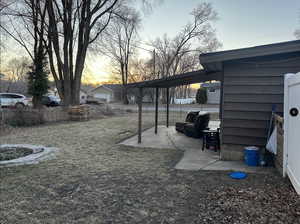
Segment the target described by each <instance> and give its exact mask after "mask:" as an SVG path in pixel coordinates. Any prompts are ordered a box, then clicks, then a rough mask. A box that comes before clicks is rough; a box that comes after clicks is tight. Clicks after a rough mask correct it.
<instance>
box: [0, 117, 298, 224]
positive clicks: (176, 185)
mask: <svg viewBox="0 0 300 224" xmlns="http://www.w3.org/2000/svg"><path fill="white" fill-rule="evenodd" d="M136 118H137V117H136V114H132V115H125V116H121V117H112V118H107V119H102V120H91V121H89V122H78V123H77V122H73V123H61V124H53V125H45V126H39V127H32V128H21V129H17V130H15V131H14V132H13V133H11V134H9V135H5V136H2V137H0V143H1V144H4V143H14V144H15V143H26V144H39V145H45V146H52V147H58V148H60V152H59V154H58V155H57V158H56V159H54V160H49V161H45V162H42V163H40V164H37V165H30V166H19V167H11V168H0V181H1V184H0V211H1V212H0V213H1V214H0V223H1V224H6V223H11V224H17V223H22V224H25V223H26V224H27V223H42V224H46V223H49V224H50V223H53V224H54V223H64V224H67V223H89V224H93V223H105V224H106V223H107V224H108V223H122V224H123V223H130V224H132V223H166V224H167V223H180V224H184V223H188V224H190V223H300V202H299V199H298V196H297V195H296V194H295V192H294V191H293V189H292V187H291V186H290V184H289V183H288V182H287V181H284V180H282V179H281V178H280V177H279V175H276V174H274V175H258V174H257V175H254V174H253V175H249V177H248V178H247V179H246V180H242V181H234V180H232V179H230V178H229V177H228V176H227V173H226V172H209V171H205V172H204V171H199V172H183V171H176V170H174V169H173V167H174V164H175V163H176V162H177V161H178V160H179V159H180V158H181V156H182V152H180V151H177V150H168V149H162V150H155V149H136V148H130V147H124V146H122V147H121V146H119V145H117V144H116V143H117V142H119V141H120V140H122V139H124V138H126V137H129V136H131V135H133V134H135V132H136V124H137V119H136ZM152 120H153V119H152V117H145V119H144V127H147V126H150V125H151V124H152Z"/></svg>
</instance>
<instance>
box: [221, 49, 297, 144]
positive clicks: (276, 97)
mask: <svg viewBox="0 0 300 224" xmlns="http://www.w3.org/2000/svg"><path fill="white" fill-rule="evenodd" d="M223 66H224V79H223V82H224V83H223V86H224V93H223V94H224V95H223V103H224V105H223V117H222V144H228V145H241V146H244V145H257V146H264V145H265V144H266V137H267V132H268V131H267V130H268V126H269V120H270V116H271V110H272V105H273V104H275V105H276V111H277V112H282V111H283V94H284V78H283V75H284V74H286V73H295V72H299V71H300V53H299V54H298V55H297V57H295V55H293V56H292V57H289V56H288V55H287V57H284V56H280V57H279V58H277V59H276V57H272V58H271V59H270V57H263V58H262V57H261V58H255V59H247V60H246V59H244V60H242V61H241V60H240V61H231V62H224V64H223Z"/></svg>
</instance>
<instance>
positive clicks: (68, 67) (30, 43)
mask: <svg viewBox="0 0 300 224" xmlns="http://www.w3.org/2000/svg"><path fill="white" fill-rule="evenodd" d="M118 2H121V1H120V0H103V1H100V0H76V1H65V0H21V1H17V2H16V3H15V5H14V6H13V7H10V10H8V11H7V13H6V15H7V17H6V19H7V22H8V23H7V25H6V26H3V25H0V27H1V29H2V30H4V31H5V32H6V33H7V34H8V35H9V36H10V37H11V38H12V39H14V40H15V41H17V42H18V43H19V44H20V45H21V46H22V47H23V48H24V49H25V50H26V51H27V53H28V54H29V55H30V57H31V58H32V59H34V55H35V52H38V51H36V50H38V48H39V47H45V48H46V52H47V53H48V58H49V64H50V69H51V73H52V75H53V77H54V80H55V83H56V86H57V89H58V92H59V95H60V96H61V98H62V99H63V102H64V104H65V105H70V104H78V103H79V90H80V85H81V78H82V72H83V69H84V64H85V63H84V62H85V59H86V54H87V51H88V47H89V46H90V45H91V44H92V43H93V42H94V41H95V40H96V39H97V38H98V37H99V35H100V34H101V33H102V32H103V31H104V30H105V28H106V27H107V25H108V24H109V22H110V20H111V18H112V17H113V15H114V10H115V9H116V8H117V6H119V4H121V3H119V4H117V3H118ZM16 5H18V7H15V6H16ZM33 61H34V60H33Z"/></svg>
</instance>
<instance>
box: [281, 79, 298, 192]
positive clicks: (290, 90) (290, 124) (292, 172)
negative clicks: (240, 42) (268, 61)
mask: <svg viewBox="0 0 300 224" xmlns="http://www.w3.org/2000/svg"><path fill="white" fill-rule="evenodd" d="M284 88H285V89H284V175H285V174H287V175H288V176H289V178H290V180H291V182H292V184H293V186H294V188H295V190H296V191H297V193H298V194H300V162H299V161H300V141H299V133H300V115H299V112H300V100H299V97H300V73H297V74H288V75H286V77H285V86H284Z"/></svg>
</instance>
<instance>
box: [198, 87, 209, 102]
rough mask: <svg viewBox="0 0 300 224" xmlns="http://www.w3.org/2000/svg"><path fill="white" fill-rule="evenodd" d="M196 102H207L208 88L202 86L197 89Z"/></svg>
mask: <svg viewBox="0 0 300 224" xmlns="http://www.w3.org/2000/svg"><path fill="white" fill-rule="evenodd" d="M196 102H197V103H199V104H206V103H207V92H206V88H200V89H198V90H197V94H196Z"/></svg>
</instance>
